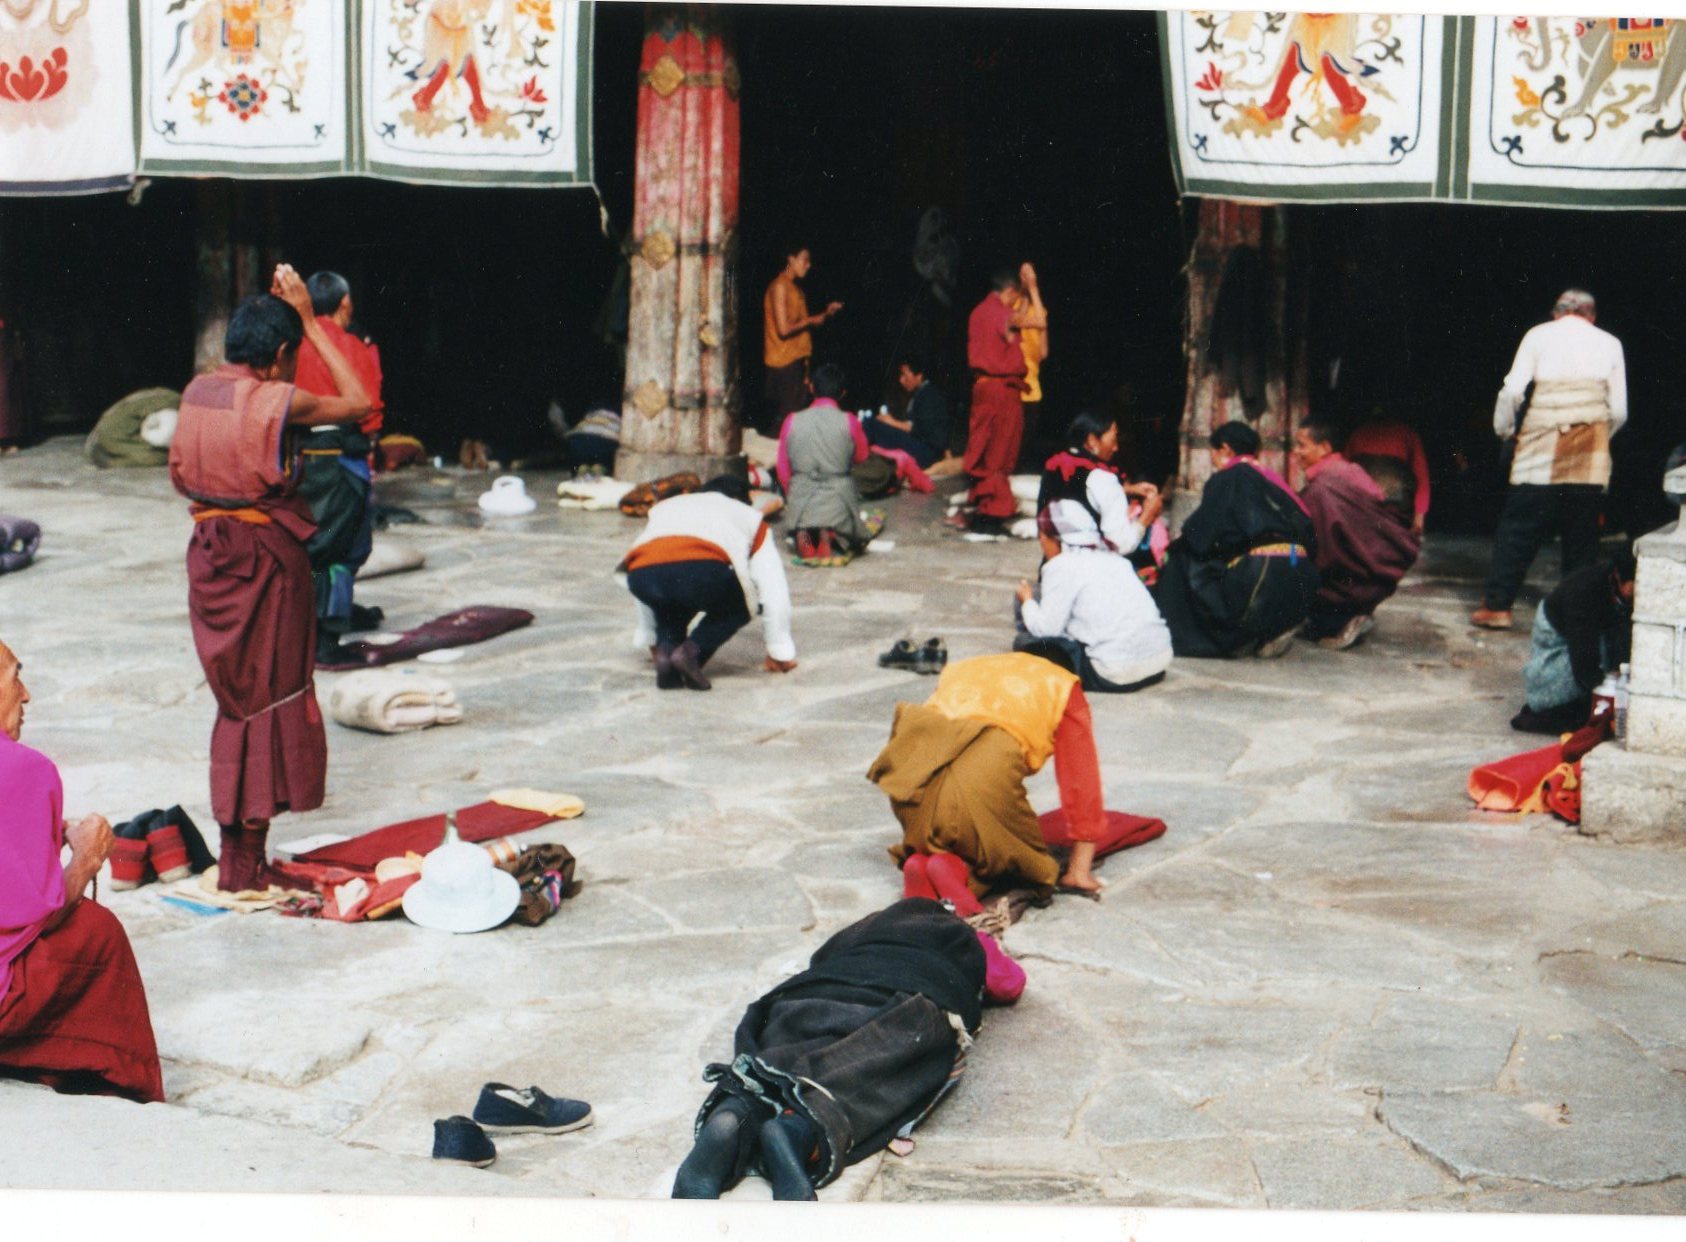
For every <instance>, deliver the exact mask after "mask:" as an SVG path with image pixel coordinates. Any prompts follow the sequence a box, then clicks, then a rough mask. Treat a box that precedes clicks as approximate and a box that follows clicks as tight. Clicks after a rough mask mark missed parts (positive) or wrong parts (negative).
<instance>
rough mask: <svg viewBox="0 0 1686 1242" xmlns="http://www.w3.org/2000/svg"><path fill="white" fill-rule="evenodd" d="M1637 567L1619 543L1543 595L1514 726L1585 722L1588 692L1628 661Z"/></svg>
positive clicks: (1555, 729)
mask: <svg viewBox="0 0 1686 1242" xmlns="http://www.w3.org/2000/svg"><path fill="white" fill-rule="evenodd" d="M1634 573H1635V569H1634V559H1633V551H1632V549H1631V548H1624V549H1622V550H1621V551H1620V552H1618V553H1617V554H1616V555H1615V556H1614V557H1609V558H1606V559H1604V560H1601V561H1598V562H1596V563H1594V564H1591V565H1584V566H1582V567H1581V568H1580V569H1577V570H1575V571H1573V572H1572V573H1570V574H1568V575H1566V576H1565V577H1564V579H1563V581H1562V582H1559V583H1558V584H1557V586H1556V587H1554V588H1553V589H1552V592H1551V594H1549V595H1547V596H1546V597H1545V602H1544V603H1543V604H1541V605H1540V609H1539V611H1538V612H1536V613H1535V614H1534V633H1533V646H1532V649H1531V650H1530V651H1529V653H1528V663H1527V665H1526V666H1525V667H1524V668H1523V670H1522V687H1523V689H1524V690H1525V691H1526V692H1527V702H1526V703H1524V704H1523V707H1522V710H1521V711H1520V712H1518V713H1517V714H1516V715H1515V716H1514V717H1513V718H1512V719H1511V722H1510V727H1511V728H1513V729H1515V730H1517V731H1518V732H1520V733H1546V734H1552V735H1556V734H1559V733H1568V732H1569V731H1571V730H1573V729H1578V728H1579V727H1580V726H1581V725H1583V724H1585V723H1586V720H1587V716H1588V715H1589V714H1590V713H1591V711H1592V692H1593V691H1594V690H1596V689H1597V688H1598V683H1599V682H1601V681H1603V680H1604V675H1605V674H1606V673H1611V672H1614V671H1615V670H1616V669H1618V668H1620V667H1621V665H1622V664H1623V663H1625V662H1626V661H1627V653H1628V644H1629V642H1630V640H1631V638H1632V634H1633V580H1634Z"/></svg>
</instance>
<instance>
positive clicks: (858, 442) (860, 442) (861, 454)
mask: <svg viewBox="0 0 1686 1242" xmlns="http://www.w3.org/2000/svg"><path fill="white" fill-rule="evenodd" d="M843 417H844V418H847V419H848V420H849V434H850V435H852V436H853V437H854V438H855V465H857V466H858V465H860V464H861V463H862V462H863V461H865V460H866V458H867V454H868V453H870V452H871V451H872V447H871V446H870V445H869V444H867V442H866V428H865V427H863V426H861V420H860V419H858V418H855V417H854V416H853V415H851V414H850V413H849V412H848V411H847V410H845V411H843Z"/></svg>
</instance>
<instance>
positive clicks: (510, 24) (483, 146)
mask: <svg viewBox="0 0 1686 1242" xmlns="http://www.w3.org/2000/svg"><path fill="white" fill-rule="evenodd" d="M363 11H364V18H365V26H364V29H365V32H366V33H365V38H364V43H363V55H362V60H363V100H364V102H363V132H362V144H363V147H362V149H363V166H364V168H366V169H367V171H369V172H371V173H373V174H375V175H377V176H382V177H389V178H395V179H398V180H402V181H422V182H466V183H472V184H475V185H535V184H538V185H559V184H560V185H565V184H569V183H571V182H578V181H589V180H590V178H591V169H590V151H591V132H590V127H589V121H590V115H591V107H590V100H591V50H592V40H591V27H590V18H591V10H590V7H589V6H588V5H584V4H581V3H579V0H423V2H422V3H419V4H418V3H417V2H416V0H364V10H363Z"/></svg>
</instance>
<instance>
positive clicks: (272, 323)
mask: <svg viewBox="0 0 1686 1242" xmlns="http://www.w3.org/2000/svg"><path fill="white" fill-rule="evenodd" d="M305 340H308V341H310V342H311V344H312V345H314V346H315V348H316V351H317V353H318V354H319V355H320V356H321V359H322V362H323V363H324V364H325V365H326V367H327V368H328V371H329V373H330V374H331V375H332V376H333V379H334V384H335V387H336V389H337V392H338V394H339V395H335V396H319V395H317V394H314V393H310V392H307V391H305V390H304V389H302V388H299V387H296V386H295V385H294V384H293V376H294V373H295V371H296V369H297V365H298V350H299V344H300V342H301V341H305ZM224 354H225V357H226V359H227V361H226V362H225V363H224V364H223V365H222V366H220V367H218V368H217V369H216V370H214V371H211V372H209V373H207V374H205V375H201V376H198V377H197V378H195V379H194V380H193V382H192V383H190V384H189V385H188V386H187V388H186V389H185V390H184V391H183V392H182V399H181V411H180V416H179V418H178V420H177V423H176V435H175V439H174V440H173V441H172V442H171V445H170V481H171V482H172V483H173V484H175V487H176V490H177V491H178V492H180V493H181V494H182V495H184V496H186V497H187V498H188V499H189V500H191V501H192V502H193V506H192V512H193V522H194V529H193V537H192V539H191V540H190V541H189V543H188V548H187V579H188V612H189V614H190V617H191V621H192V625H193V645H194V647H195V648H196V649H197V650H198V652H199V662H200V663H201V664H202V665H203V666H204V669H205V680H206V682H207V684H209V686H210V688H211V693H212V694H213V695H214V696H215V697H216V700H217V720H216V724H215V726H214V727H213V728H212V731H211V810H212V813H213V814H214V815H215V816H216V819H217V823H218V824H219V825H220V826H221V830H222V850H221V857H220V859H219V862H218V878H217V884H218V887H220V888H223V889H225V890H227V891H230V892H238V891H242V890H245V889H254V888H255V889H262V888H266V887H267V886H268V885H269V884H270V882H271V881H272V880H274V879H276V878H278V877H276V876H275V874H274V873H273V872H272V870H271V869H270V868H269V866H268V864H267V862H266V856H265V846H266V843H267V839H268V834H269V821H270V820H271V819H272V818H273V817H274V816H275V815H276V814H277V813H278V812H281V811H310V810H314V809H315V808H317V807H319V806H321V805H322V795H323V790H324V785H325V782H326V777H327V767H328V743H327V738H326V736H325V735H324V733H323V730H322V712H321V708H320V707H319V706H318V705H317V702H316V684H315V673H316V664H315V643H316V636H315V591H314V588H313V586H312V583H311V577H310V560H309V557H308V556H307V555H306V553H305V546H304V545H305V542H306V541H307V540H308V539H309V538H310V536H311V534H312V533H313V532H314V531H315V529H316V526H315V523H314V522H313V521H312V520H311V514H310V507H309V505H307V504H306V503H305V502H304V501H303V500H302V499H300V498H299V497H298V496H297V495H296V488H297V483H298V470H297V462H296V460H295V458H294V457H293V454H292V453H291V451H290V448H291V446H290V444H289V438H288V434H287V433H288V431H289V429H290V428H293V427H300V426H316V425H319V424H323V423H350V422H355V421H357V420H358V419H360V418H362V417H363V416H364V415H365V414H367V413H368V411H369V395H368V393H367V391H366V390H365V389H364V387H363V383H362V380H361V379H360V378H359V377H358V374H357V372H356V370H355V369H354V368H353V367H352V366H351V365H350V363H348V362H347V361H346V359H345V358H344V356H343V355H342V354H341V353H340V352H339V350H338V349H337V348H336V347H335V345H334V343H333V341H332V340H331V339H330V338H329V337H328V335H327V333H326V332H324V331H323V329H322V327H321V325H320V324H319V323H318V322H317V319H316V316H315V315H314V314H313V313H312V312H311V305H310V295H309V293H308V292H307V291H306V289H305V285H304V282H303V281H302V280H300V279H299V276H298V273H296V272H294V271H293V269H292V268H290V267H287V266H286V265H282V266H280V267H278V268H276V270H275V282H274V286H273V288H272V292H271V293H269V294H267V295H260V296H257V297H252V298H247V299H246V301H244V302H243V303H241V304H240V306H239V308H238V309H237V310H236V311H235V312H234V315H233V317H232V318H231V319H230V320H229V325H228V335H227V338H226V340H225V342H224Z"/></svg>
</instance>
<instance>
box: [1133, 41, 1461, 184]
mask: <svg viewBox="0 0 1686 1242" xmlns="http://www.w3.org/2000/svg"><path fill="white" fill-rule="evenodd" d="M1447 25H1448V19H1445V18H1440V17H1421V16H1407V15H1402V14H1385V13H1383V14H1377V13H1226V12H1216V11H1205V12H1180V13H1165V14H1161V16H1160V30H1161V61H1162V64H1163V67H1164V72H1165V90H1166V97H1167V103H1168V106H1169V111H1170V117H1171V129H1172V134H1171V149H1172V161H1173V165H1174V167H1175V169H1176V173H1177V181H1178V186H1179V188H1180V189H1181V190H1182V192H1183V193H1186V194H1200V195H1209V196H1217V197H1223V198H1234V199H1242V200H1249V199H1251V200H1266V201H1288V202H1340V201H1343V200H1367V199H1388V200H1408V199H1428V198H1435V197H1440V196H1443V195H1444V194H1445V193H1446V190H1447V189H1448V187H1449V184H1450V176H1449V169H1448V167H1447V163H1446V156H1447V154H1448V145H1449V144H1448V134H1447V132H1446V131H1447V129H1448V126H1446V125H1445V124H1443V121H1444V119H1445V118H1446V117H1447V116H1448V115H1449V110H1448V108H1447V107H1446V102H1447V100H1446V83H1447V79H1448V74H1447V72H1446V69H1447V65H1446V56H1445V52H1446V31H1447Z"/></svg>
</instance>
